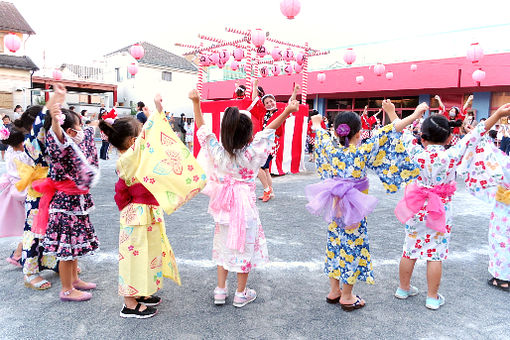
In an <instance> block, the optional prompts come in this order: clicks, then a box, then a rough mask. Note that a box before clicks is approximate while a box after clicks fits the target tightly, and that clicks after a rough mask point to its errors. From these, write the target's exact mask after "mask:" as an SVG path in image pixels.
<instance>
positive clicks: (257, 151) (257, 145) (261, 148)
mask: <svg viewBox="0 0 510 340" xmlns="http://www.w3.org/2000/svg"><path fill="white" fill-rule="evenodd" d="M274 139H275V130H274V129H264V130H262V131H260V132H257V133H256V134H255V137H253V141H252V142H251V143H250V146H249V147H248V148H247V149H246V152H245V157H246V158H248V159H249V160H250V162H251V163H253V164H256V165H257V167H261V166H262V165H264V163H265V162H266V160H267V156H269V154H270V153H271V150H272V149H273V147H274Z"/></svg>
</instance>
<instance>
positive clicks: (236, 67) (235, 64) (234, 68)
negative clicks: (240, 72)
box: [230, 60, 239, 71]
mask: <svg viewBox="0 0 510 340" xmlns="http://www.w3.org/2000/svg"><path fill="white" fill-rule="evenodd" d="M230 68H231V69H232V71H237V69H239V63H238V62H237V61H235V60H232V63H230Z"/></svg>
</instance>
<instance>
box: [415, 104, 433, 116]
mask: <svg viewBox="0 0 510 340" xmlns="http://www.w3.org/2000/svg"><path fill="white" fill-rule="evenodd" d="M428 109H429V106H428V105H427V103H425V102H423V103H421V104H420V105H418V106H417V107H416V110H414V112H417V113H418V115H419V116H420V117H421V116H422V115H423V114H424V113H425V112H427V110H428Z"/></svg>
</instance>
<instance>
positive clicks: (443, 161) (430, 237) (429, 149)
mask: <svg viewBox="0 0 510 340" xmlns="http://www.w3.org/2000/svg"><path fill="white" fill-rule="evenodd" d="M422 105H423V106H424V107H425V108H427V106H426V104H421V105H420V106H422ZM423 111H425V110H423ZM509 114H510V107H506V106H503V107H501V108H499V109H498V110H497V111H496V113H494V114H493V115H492V116H491V117H490V118H489V119H487V120H486V121H485V123H480V124H478V125H477V126H476V128H474V129H473V130H472V131H471V132H469V133H468V134H467V135H466V136H465V137H464V138H462V139H461V140H460V141H459V142H458V143H457V144H455V145H454V146H452V147H451V148H449V149H447V150H446V149H445V145H447V144H449V142H450V140H451V138H452V134H451V130H450V129H451V127H450V125H449V122H448V120H447V119H446V117H444V116H440V115H433V116H430V117H427V118H426V119H425V120H424V121H423V124H422V126H421V144H422V145H420V144H418V141H417V139H416V137H415V136H414V135H413V134H412V132H411V131H410V130H406V131H405V132H404V134H403V136H402V141H403V143H404V145H405V147H406V149H407V152H409V154H410V155H411V158H412V159H413V160H414V161H415V162H417V163H418V164H419V165H420V175H419V177H418V178H417V179H416V181H414V182H413V183H411V184H410V185H408V186H407V187H406V191H405V194H404V197H403V199H402V200H401V201H400V202H399V203H398V204H397V207H396V208H395V214H396V216H397V218H398V219H399V220H400V221H401V222H402V223H405V231H406V237H405V241H404V247H403V254H402V258H401V260H400V266H399V276H400V285H399V287H398V289H397V291H396V292H395V296H396V297H397V298H399V299H406V298H408V297H409V296H414V295H417V294H418V289H417V288H416V287H413V286H411V277H412V274H413V269H414V265H415V263H416V260H418V259H425V260H427V284H428V291H427V299H426V302H425V306H426V307H427V308H429V309H438V308H440V307H441V306H442V305H443V304H444V303H445V298H444V297H443V296H442V295H441V294H439V293H438V290H439V285H440V283H441V274H442V261H443V260H446V258H447V256H448V246H449V243H450V233H451V229H452V204H451V201H452V197H453V195H454V193H455V190H456V182H455V174H456V170H457V166H458V164H459V163H460V161H461V159H462V157H463V156H464V155H466V154H469V153H471V152H477V151H475V150H476V149H477V145H478V144H479V142H480V140H481V139H482V136H483V135H484V134H485V132H486V131H488V130H490V128H491V127H492V126H493V125H494V124H495V123H496V122H497V121H498V119H500V118H501V117H503V116H508V115H509Z"/></svg>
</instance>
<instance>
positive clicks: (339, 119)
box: [334, 111, 361, 146]
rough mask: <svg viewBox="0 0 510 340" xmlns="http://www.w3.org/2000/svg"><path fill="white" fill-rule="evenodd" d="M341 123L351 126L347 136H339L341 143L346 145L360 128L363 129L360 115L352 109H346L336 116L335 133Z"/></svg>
mask: <svg viewBox="0 0 510 340" xmlns="http://www.w3.org/2000/svg"><path fill="white" fill-rule="evenodd" d="M340 124H347V125H348V126H349V129H350V131H349V134H348V135H347V136H338V140H339V141H340V144H342V145H343V146H348V145H346V144H347V143H346V142H347V140H346V139H348V140H351V139H352V137H354V136H355V135H356V134H357V133H358V132H359V131H360V130H361V119H360V118H359V115H358V114H357V113H355V112H352V111H344V112H340V113H339V114H337V115H336V117H335V125H334V126H335V133H336V129H337V128H338V126H339V125H340Z"/></svg>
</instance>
